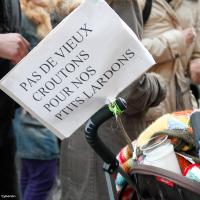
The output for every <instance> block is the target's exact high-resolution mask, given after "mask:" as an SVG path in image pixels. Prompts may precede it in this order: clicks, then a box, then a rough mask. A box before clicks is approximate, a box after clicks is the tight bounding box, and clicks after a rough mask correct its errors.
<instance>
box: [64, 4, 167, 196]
mask: <svg viewBox="0 0 200 200" xmlns="http://www.w3.org/2000/svg"><path fill="white" fill-rule="evenodd" d="M111 6H112V7H113V8H114V10H115V11H116V12H117V13H118V14H119V15H120V17H121V18H122V19H123V20H124V21H125V22H126V23H127V24H128V25H129V26H130V27H131V28H132V29H133V30H134V31H135V32H136V34H137V35H138V36H141V32H142V29H141V28H142V23H141V16H140V14H139V10H138V7H137V4H136V1H128V0H127V1H125V0H123V1H120V0H119V1H114V2H113V3H112V5H111ZM119 96H120V97H123V98H125V99H126V101H127V103H128V109H127V111H126V112H125V113H124V114H123V116H122V117H123V123H124V126H125V128H126V130H127V132H128V134H129V136H130V137H131V139H134V138H136V136H137V135H138V133H139V132H140V131H141V130H143V128H144V127H145V126H144V124H143V122H142V113H144V112H145V111H146V110H147V108H148V107H150V106H154V105H157V104H158V103H159V102H160V101H161V100H162V99H163V97H164V96H165V86H164V85H163V82H162V81H161V80H160V79H159V78H158V77H157V75H155V74H145V75H143V76H142V77H141V78H140V79H138V80H137V81H135V82H134V83H133V84H132V85H131V86H129V87H128V88H127V89H126V90H124V91H123V92H122V93H121V94H120V95H119ZM135 121H137V122H136V124H135ZM135 125H136V126H137V130H136V128H135ZM99 133H100V134H99V135H100V136H101V137H102V138H104V139H103V140H104V141H106V142H105V143H106V144H107V145H108V146H109V147H110V148H112V151H113V152H114V153H115V154H116V153H117V152H118V151H119V149H120V148H121V147H122V146H124V145H126V143H125V140H124V138H123V137H122V135H121V132H120V131H119V130H118V128H117V126H116V123H115V119H110V120H108V121H106V122H105V123H104V124H103V125H102V126H101V127H100V130H99ZM102 166H103V162H102V161H101V159H100V158H99V157H98V156H97V155H96V154H95V153H94V151H93V150H92V149H91V148H90V147H89V145H88V144H87V143H86V140H85V138H84V125H83V126H82V127H81V128H79V129H78V130H77V131H76V133H74V134H73V135H72V136H71V137H70V138H67V139H65V140H63V141H62V144H61V184H62V200H109V196H108V191H107V186H106V182H105V177H104V173H103V170H102Z"/></svg>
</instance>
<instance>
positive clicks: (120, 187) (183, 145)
mask: <svg viewBox="0 0 200 200" xmlns="http://www.w3.org/2000/svg"><path fill="white" fill-rule="evenodd" d="M192 112H193V111H192V110H185V111H179V112H174V113H171V114H165V115H163V116H162V117H160V118H158V119H157V120H156V121H155V122H154V123H152V124H151V125H150V126H149V127H147V128H146V129H145V130H144V131H143V132H142V133H141V134H140V136H139V137H138V139H137V142H136V144H137V147H141V146H142V145H144V144H145V143H146V142H147V141H148V140H149V139H150V138H152V137H154V136H156V135H159V134H167V135H168V138H170V139H171V143H172V144H173V145H174V147H175V150H176V151H179V152H180V151H181V152H188V151H191V150H192V149H194V148H195V140H194V136H193V134H192V128H191V125H190V116H191V114H192ZM117 159H118V160H119V163H120V166H121V167H122V168H123V169H124V171H125V172H126V173H131V171H132V170H133V168H134V162H133V159H132V152H131V150H130V148H129V147H128V146H126V147H124V148H123V149H122V150H121V151H120V152H119V154H118V155H117ZM115 182H116V188H117V191H118V193H119V194H120V192H122V191H123V198H122V199H123V200H130V199H131V198H132V195H133V194H134V191H133V190H131V189H130V188H129V187H126V189H124V187H125V186H127V183H126V180H125V179H124V178H123V177H122V176H121V175H120V174H117V177H116V180H115Z"/></svg>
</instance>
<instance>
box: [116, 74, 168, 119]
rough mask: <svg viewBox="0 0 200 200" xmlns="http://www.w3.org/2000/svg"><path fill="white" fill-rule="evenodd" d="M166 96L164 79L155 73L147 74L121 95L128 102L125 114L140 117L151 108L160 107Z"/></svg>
mask: <svg viewBox="0 0 200 200" xmlns="http://www.w3.org/2000/svg"><path fill="white" fill-rule="evenodd" d="M165 96H166V84H165V81H164V79H163V78H162V77H161V76H159V75H158V74H155V73H145V74H143V75H142V76H141V77H139V78H138V79H137V80H135V81H134V82H133V83H132V84H131V85H130V86H129V87H128V88H126V89H125V90H124V91H123V92H121V93H120V94H119V97H123V98H124V99H125V100H126V102H127V110H126V111H125V113H126V114H127V115H129V116H131V115H140V114H142V113H144V112H146V111H147V110H148V109H149V108H150V107H154V106H157V105H159V103H160V102H161V101H162V100H163V99H164V98H165Z"/></svg>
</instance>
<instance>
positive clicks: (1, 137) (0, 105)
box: [0, 0, 29, 199]
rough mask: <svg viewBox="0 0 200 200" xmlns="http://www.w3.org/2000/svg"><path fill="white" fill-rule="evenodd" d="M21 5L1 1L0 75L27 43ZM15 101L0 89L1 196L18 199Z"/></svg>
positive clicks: (19, 58) (6, 0) (24, 52)
mask: <svg viewBox="0 0 200 200" xmlns="http://www.w3.org/2000/svg"><path fill="white" fill-rule="evenodd" d="M19 31H20V8H19V2H18V1H17V0H1V2H0V78H2V77H3V76H4V75H5V74H6V73H7V72H8V71H9V70H10V69H11V68H12V65H13V64H14V65H15V64H17V63H18V62H19V61H20V60H21V59H22V58H23V57H24V56H25V55H26V54H27V52H28V47H29V44H28V42H27V41H26V39H24V38H23V37H22V36H21V35H20V34H18V33H19ZM14 107H15V103H14V101H12V100H11V99H10V98H9V97H8V96H7V95H6V94H5V93H3V92H2V91H0V158H1V160H2V161H1V170H0V195H1V199H3V198H6V197H4V196H5V195H10V197H11V198H14V199H18V192H17V184H16V171H15V140H14V137H13V135H12V134H11V120H12V116H13V113H14Z"/></svg>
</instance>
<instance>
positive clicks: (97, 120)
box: [85, 98, 126, 169]
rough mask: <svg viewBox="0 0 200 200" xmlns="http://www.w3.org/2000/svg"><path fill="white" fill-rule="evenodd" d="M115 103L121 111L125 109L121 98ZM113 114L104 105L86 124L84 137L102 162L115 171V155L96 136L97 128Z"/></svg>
mask: <svg viewBox="0 0 200 200" xmlns="http://www.w3.org/2000/svg"><path fill="white" fill-rule="evenodd" d="M115 103H116V104H117V106H118V108H119V109H120V110H121V111H124V110H125V109H126V102H125V100H124V99H122V98H118V99H117V100H116V101H115ZM112 116H113V113H112V112H111V111H110V109H109V105H105V106H104V107H102V108H101V109H100V110H98V111H97V112H96V113H95V114H94V115H93V116H92V117H91V118H90V119H89V120H88V122H87V123H86V126H85V137H86V140H87V142H88V143H89V144H90V146H91V147H92V148H93V149H94V151H95V152H96V153H97V154H98V155H99V156H100V157H101V158H102V160H103V161H104V162H105V163H107V164H110V165H111V166H112V167H113V169H116V168H117V167H118V165H119V163H118V161H117V159H116V158H115V155H114V154H113V153H112V151H111V150H110V149H109V148H108V147H107V146H106V145H105V144H104V143H103V142H102V140H101V138H100V137H99V136H98V128H99V126H100V125H101V124H103V123H104V122H105V121H106V120H108V119H109V118H111V117H112Z"/></svg>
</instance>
